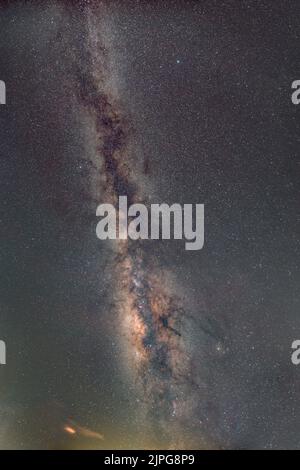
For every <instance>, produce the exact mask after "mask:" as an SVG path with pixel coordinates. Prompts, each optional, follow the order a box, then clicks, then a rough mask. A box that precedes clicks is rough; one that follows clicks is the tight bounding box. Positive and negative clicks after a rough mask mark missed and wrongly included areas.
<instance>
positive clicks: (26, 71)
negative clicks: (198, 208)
mask: <svg viewBox="0 0 300 470" xmlns="http://www.w3.org/2000/svg"><path fill="white" fill-rule="evenodd" d="M299 18H300V11H299V2H297V1H290V2H284V1H276V2H268V1H243V2H234V1H226V2H222V1H212V0H210V1H208V0H207V1H206V0H204V1H191V0H176V1H175V0H174V1H162V0H159V1H156V2H150V1H146V0H140V1H136V0H128V1H127V0H124V1H123V0H122V1H117V0H112V1H104V2H101V1H77V2H76V1H74V2H71V1H49V2H39V1H34V0H32V1H27V2H23V1H12V0H11V1H7V2H2V4H1V7H0V79H1V80H4V81H5V82H6V86H7V105H6V106H1V107H0V193H1V194H0V220H1V245H0V246H1V251H0V253H1V282H0V291H1V296H0V298H1V303H0V338H1V339H3V340H5V341H6V344H7V365H6V366H0V367H1V368H0V448H1V449H6V448H17V449H23V448H26V449H27V448H34V449H56V448H59V449H61V448H66V449H73V448H84V449H92V448H96V449H114V448H115V449H116V448H126V449H134V448H167V447H171V448H176V447H177V448H181V449H182V448H186V449H188V448H194V449H197V448H199V449H201V448H212V449H220V448H229V449H239V448H247V449H252V448H267V449H270V448H299V446H300V439H299V435H300V425H299V422H300V404H299V393H298V391H299V386H300V369H299V370H298V368H297V367H296V366H293V365H292V363H291V360H290V356H291V343H292V341H293V340H294V339H298V338H299V337H300V316H299V307H300V305H299V304H300V295H299V215H298V212H299V176H300V175H299V131H300V125H299V123H300V121H299V113H300V107H299V109H298V107H297V106H294V105H293V104H292V102H291V98H290V96H291V89H290V87H291V83H292V81H293V80H295V79H300V66H299V63H300V62H299V37H300V20H299ZM117 133H118V135H121V136H122V138H120V142H121V143H120V142H119V141H118V142H116V135H117ZM108 144H109V145H108ZM115 159H118V164H117V169H116V170H115V172H114V174H112V172H111V170H110V167H109V163H110V164H111V161H112V160H113V161H115ZM101 162H102V163H101ZM103 162H104V163H103ZM101 165H102V166H101ZM125 170H126V171H125ZM124 175H126V177H125V176H124ZM121 177H122V180H121ZM105 178H107V181H106V185H105V184H104V183H103V180H104V179H105ZM117 178H118V179H117ZM116 180H117V181H118V182H119V183H120V180H121V181H122V188H123V187H124V188H125V190H126V191H128V194H129V193H130V194H134V198H135V199H137V198H138V197H139V196H140V195H142V196H141V197H142V198H143V200H145V201H148V202H149V201H155V202H167V203H169V204H171V203H173V202H178V203H180V204H184V203H193V204H195V203H201V204H202V203H203V204H204V205H205V246H204V248H203V250H201V251H198V252H188V251H185V250H184V244H183V243H181V242H178V241H176V242H175V241H170V242H153V241H151V242H149V244H148V245H147V246H146V247H145V246H143V247H142V248H141V249H139V251H138V252H136V251H135V248H131V247H129V248H127V249H126V251H125V250H123V251H122V252H121V256H120V253H119V258H117V257H116V255H115V253H114V250H113V249H112V248H111V247H110V246H109V245H108V244H107V243H103V242H101V241H99V240H98V239H97V237H96V234H95V227H96V223H97V218H96V216H95V211H96V207H97V205H98V204H99V203H101V202H106V200H105V198H106V197H107V196H108V194H110V195H111V194H112V192H113V190H114V193H113V195H114V196H116V195H119V194H120V184H119V186H118V187H117V189H116ZM104 187H105V189H104ZM116 258H117V260H116ZM121 258H122V260H121V261H118V260H120V259H121ZM128 264H129V265H130V267H131V266H132V269H131V271H130V270H129V271H127V270H126V269H127V267H128ZM136 273H137V280H136V279H133V276H134V275H135V274H136ZM165 273H167V274H166V275H165ZM122 276H124V277H122ZM125 276H126V278H125ZM162 278H163V280H164V282H165V283H164V284H163V286H162V287H161V279H162ZM169 278H170V280H169ZM165 279H167V280H166V281H165ZM130 282H136V283H137V282H139V283H141V284H140V285H142V288H139V289H140V290H139V291H134V290H133V289H130ZM124 285H125V287H124ZM127 285H128V286H129V287H128V289H127V290H126V286H127ZM149 285H150V288H149ZM145 286H147V289H148V288H149V290H150V291H151V296H150V294H149V292H148V290H147V289H146V287H145ZM134 296H135V298H134V299H133V300H132V297H134ZM142 296H144V297H145V298H146V297H147V302H149V305H151V309H152V315H154V316H156V315H157V316H158V318H159V321H160V323H159V325H160V326H158V325H157V324H156V323H155V322H154V321H153V323H151V325H150V323H149V322H148V323H147V322H146V323H145V324H146V326H147V328H150V326H151V327H153V331H155V334H156V337H155V338H153V337H152V336H151V341H150V339H149V338H147V341H148V343H149V344H147V347H148V349H147V351H146V353H147V354H145V357H146V359H145V361H148V362H146V366H147V364H149V368H147V367H146V366H145V364H143V363H142V365H141V363H138V361H137V362H135V359H134V358H133V355H134V354H135V349H134V348H138V346H137V344H138V345H139V341H140V338H139V336H138V332H137V333H136V336H134V335H135V331H134V333H133V336H130V334H129V333H128V331H127V330H126V328H125V327H124V323H123V319H124V318H127V316H129V317H130V315H133V316H134V315H135V312H133V311H131V310H130V308H129V307H128V304H130V303H131V304H130V305H131V306H132V304H133V303H134V302H135V303H138V302H143V301H144V300H143V299H144V297H143V298H142ZM149 296H150V299H149ZM157 304H158V306H157ZM149 308H150V307H149ZM162 308H165V309H168V311H170V317H167V318H168V322H169V323H170V325H173V327H174V330H175V328H176V330H175V331H178V332H179V333H180V337H179V336H178V335H177V336H178V338H177V337H175V336H176V335H175V336H174V335H172V330H171V327H170V328H169V329H168V331H163V330H162V326H161V325H162V323H161V320H162V317H160V316H159V315H160V313H159V312H158V310H159V309H162ZM151 309H150V310H151ZM128 310H129V312H128ZM174 312H176V314H175V313H174ZM175 317H176V318H175ZM138 320H139V321H140V319H138ZM143 320H145V318H143ZM173 322H174V323H173ZM149 325H150V326H149ZM163 325H166V323H163ZM144 343H145V341H144ZM149 348H151V354H150V352H149ZM137 351H138V352H139V350H138V349H137ZM143 360H144V359H143ZM179 363H180V364H181V366H180V367H179V366H178V364H179ZM171 364H172V366H171Z"/></svg>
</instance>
